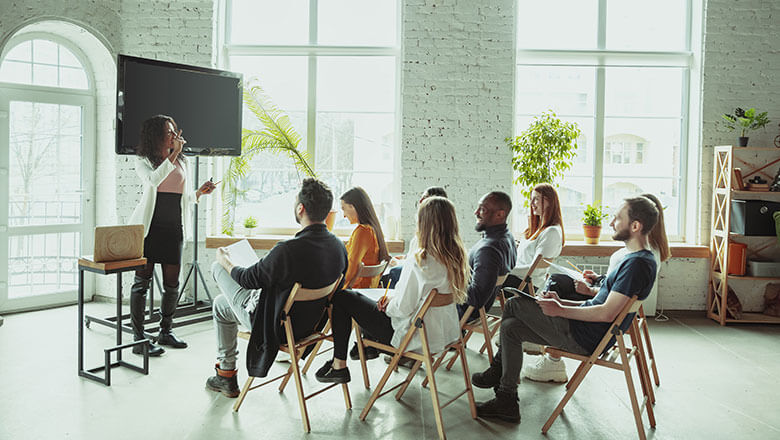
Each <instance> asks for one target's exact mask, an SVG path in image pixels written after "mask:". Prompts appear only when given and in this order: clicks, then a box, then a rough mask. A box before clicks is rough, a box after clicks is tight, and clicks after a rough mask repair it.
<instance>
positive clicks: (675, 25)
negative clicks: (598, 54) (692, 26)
mask: <svg viewBox="0 0 780 440" xmlns="http://www.w3.org/2000/svg"><path fill="white" fill-rule="evenodd" d="M687 3H688V2H686V1H681V0H654V1H647V0H619V1H616V0H613V1H608V2H607V48H608V49H612V50H656V51H661V50H669V51H682V50H685V49H686V44H685V27H686V20H687V13H686V9H687Z"/></svg>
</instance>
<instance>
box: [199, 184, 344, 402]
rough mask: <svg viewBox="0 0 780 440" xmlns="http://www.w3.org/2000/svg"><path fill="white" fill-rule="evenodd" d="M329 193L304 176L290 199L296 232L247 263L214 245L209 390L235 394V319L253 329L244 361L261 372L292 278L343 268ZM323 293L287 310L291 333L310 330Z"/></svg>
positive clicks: (308, 284)
mask: <svg viewBox="0 0 780 440" xmlns="http://www.w3.org/2000/svg"><path fill="white" fill-rule="evenodd" d="M332 206H333V193H331V191H330V188H328V186H327V185H325V184H324V183H323V182H320V181H318V180H316V179H305V180H304V181H303V185H302V187H301V190H300V192H299V193H298V196H297V200H296V204H295V220H296V221H297V222H298V223H299V224H300V225H301V226H302V227H303V229H302V230H301V231H299V232H298V233H297V234H295V238H293V239H290V240H286V241H281V242H279V243H278V244H277V245H276V246H274V248H273V249H271V251H270V252H269V253H268V255H266V256H265V257H263V258H262V259H260V261H258V262H257V263H255V264H254V265H252V266H250V267H238V266H236V265H234V264H233V262H232V261H231V259H230V254H229V252H228V251H227V250H226V249H225V248H219V249H217V262H215V263H214V264H213V265H212V268H211V271H212V275H213V276H214V280H215V281H216V282H217V285H218V286H219V289H220V290H221V291H222V295H219V296H217V297H216V298H214V303H213V310H212V312H213V314H214V324H215V328H216V330H217V360H218V361H219V362H218V363H217V365H216V368H215V369H216V371H217V374H216V375H215V376H212V377H210V378H209V379H208V380H207V381H206V387H207V388H208V389H210V390H213V391H217V392H221V393H222V394H224V395H226V396H228V397H236V396H238V394H239V389H238V379H237V376H236V373H237V370H236V358H237V356H238V344H237V341H236V336H237V333H238V324H239V323H240V324H242V325H243V326H244V327H248V328H251V329H252V336H251V338H250V340H249V345H248V348H247V356H246V365H247V370H248V372H249V375H250V376H254V377H265V376H266V375H268V370H269V369H270V367H271V364H272V363H273V361H274V358H276V354H277V352H278V350H279V345H280V344H282V343H285V342H286V341H285V339H286V338H285V337H284V332H283V330H282V327H281V325H280V314H281V310H282V308H283V307H284V304H285V302H286V301H287V298H288V296H289V294H290V289H292V286H293V284H295V283H301V286H302V287H304V288H308V289H317V288H320V287H323V286H327V285H329V284H331V283H333V282H334V281H336V280H337V279H338V278H339V276H341V275H344V274H345V273H346V271H347V250H346V248H345V247H344V243H343V242H342V241H341V240H339V239H338V238H337V237H336V236H335V235H333V234H331V233H330V232H328V229H327V228H326V227H325V217H326V216H327V215H328V212H330V209H331V207H332ZM326 301H327V300H326V299H321V300H317V301H304V302H298V303H296V304H295V305H294V306H293V308H292V309H291V311H290V317H291V319H292V322H293V327H294V328H293V335H294V337H295V338H296V339H297V338H300V337H304V336H306V335H308V334H310V333H311V332H312V330H313V329H314V328H315V327H316V326H317V323H318V322H319V321H320V319H321V318H322V316H323V312H324V310H325V307H326Z"/></svg>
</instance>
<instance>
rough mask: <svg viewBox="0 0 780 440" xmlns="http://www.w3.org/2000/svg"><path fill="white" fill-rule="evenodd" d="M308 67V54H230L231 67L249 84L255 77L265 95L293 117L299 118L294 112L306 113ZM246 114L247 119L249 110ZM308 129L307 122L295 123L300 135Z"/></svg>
mask: <svg viewBox="0 0 780 440" xmlns="http://www.w3.org/2000/svg"><path fill="white" fill-rule="evenodd" d="M306 66H307V60H306V57H293V56H277V57H270V56H264V57H249V56H233V57H230V70H232V71H235V72H241V73H242V74H243V75H244V81H245V82H247V83H248V82H249V81H250V80H252V79H253V78H256V79H257V80H258V81H259V83H260V86H261V87H262V88H263V90H264V91H265V93H266V95H268V96H270V97H271V99H272V100H273V102H274V104H276V106H277V107H279V108H280V109H282V110H283V111H284V112H286V113H287V114H289V115H290V117H291V118H292V119H293V120H295V119H296V118H295V117H293V116H292V115H293V114H303V115H305V112H306V99H307V98H306V97H307V93H306V72H307V67H306ZM245 110H246V109H245ZM244 116H245V118H244V120H245V121H246V116H247V111H244ZM251 118H252V119H254V117H251ZM303 121H305V118H304V119H303ZM245 127H246V125H245ZM305 128H306V124H305V122H304V123H303V124H301V125H296V129H298V132H299V134H300V135H301V136H303V135H305V134H306V133H305V132H306V130H305Z"/></svg>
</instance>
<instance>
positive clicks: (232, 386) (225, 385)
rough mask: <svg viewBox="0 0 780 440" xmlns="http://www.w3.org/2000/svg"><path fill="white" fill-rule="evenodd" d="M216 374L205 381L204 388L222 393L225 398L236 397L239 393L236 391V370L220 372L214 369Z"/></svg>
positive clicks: (216, 367) (217, 368) (216, 368)
mask: <svg viewBox="0 0 780 440" xmlns="http://www.w3.org/2000/svg"><path fill="white" fill-rule="evenodd" d="M214 370H216V372H217V374H216V375H214V376H211V377H209V378H208V379H206V388H207V389H209V390H211V391H216V392H218V393H222V394H224V395H225V396H227V397H238V395H239V394H241V391H240V390H239V389H238V375H237V371H236V370H220V369H219V367H218V366H215V367H214Z"/></svg>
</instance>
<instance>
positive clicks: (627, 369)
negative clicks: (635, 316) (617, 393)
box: [617, 335, 652, 440]
mask: <svg viewBox="0 0 780 440" xmlns="http://www.w3.org/2000/svg"><path fill="white" fill-rule="evenodd" d="M617 343H618V349H619V352H620V361H621V363H622V364H623V375H624V376H625V377H626V386H628V397H629V400H630V401H631V410H632V411H633V413H634V422H635V423H636V430H637V433H638V434H639V439H640V440H646V436H645V426H644V424H643V423H642V412H641V410H640V409H639V402H638V401H637V398H636V390H635V389H634V379H633V378H632V377H631V365H630V364H629V359H628V356H627V355H626V344H625V343H624V342H623V338H622V336H620V335H619V336H618V337H617ZM640 374H641V373H640ZM645 407H646V408H651V407H652V405H646V406H645Z"/></svg>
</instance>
